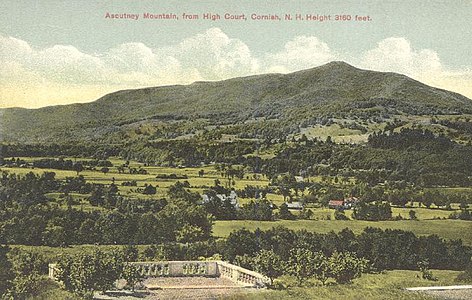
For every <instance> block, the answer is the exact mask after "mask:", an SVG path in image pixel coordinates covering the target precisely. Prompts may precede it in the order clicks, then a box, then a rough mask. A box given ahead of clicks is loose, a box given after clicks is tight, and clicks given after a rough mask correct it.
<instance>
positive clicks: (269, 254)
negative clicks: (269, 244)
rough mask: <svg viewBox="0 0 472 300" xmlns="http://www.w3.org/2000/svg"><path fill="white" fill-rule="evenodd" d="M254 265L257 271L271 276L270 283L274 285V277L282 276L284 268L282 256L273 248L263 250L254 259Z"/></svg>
mask: <svg viewBox="0 0 472 300" xmlns="http://www.w3.org/2000/svg"><path fill="white" fill-rule="evenodd" d="M254 265H255V268H256V271H257V272H260V273H262V274H263V275H265V276H267V277H269V279H270V285H273V283H274V279H275V278H277V277H279V276H281V275H282V274H283V270H284V265H283V262H282V260H281V258H280V256H278V255H277V254H275V252H274V251H272V250H261V251H260V252H259V253H258V254H257V256H256V257H255V259H254Z"/></svg>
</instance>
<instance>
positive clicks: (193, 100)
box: [0, 61, 472, 142]
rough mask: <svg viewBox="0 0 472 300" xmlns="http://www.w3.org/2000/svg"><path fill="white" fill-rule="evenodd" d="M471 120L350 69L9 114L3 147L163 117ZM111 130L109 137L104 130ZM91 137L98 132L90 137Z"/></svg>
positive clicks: (412, 84)
mask: <svg viewBox="0 0 472 300" xmlns="http://www.w3.org/2000/svg"><path fill="white" fill-rule="evenodd" d="M372 110H378V111H382V112H384V113H386V114H396V113H405V114H426V115H428V114H430V115H434V114H462V113H472V100H471V99H469V98H467V97H465V96H463V95H460V94H458V93H454V92H450V91H447V90H443V89H439V88H434V87H431V86H428V85H426V84H423V83H421V82H419V81H417V80H414V79H412V78H410V77H408V76H405V75H402V74H398V73H392V72H377V71H370V70H363V69H359V68H356V67H353V66H351V65H349V64H347V63H345V62H340V61H333V62H330V63H327V64H325V65H322V66H319V67H315V68H311V69H306V70H301V71H297V72H293V73H288V74H277V73H271V74H262V75H251V76H246V77H237V78H230V79H226V80H222V81H204V82H194V83H191V84H189V85H168V86H158V87H146V88H139V89H128V90H120V91H116V92H113V93H110V94H107V95H104V96H102V97H100V98H99V99H97V100H95V101H93V102H88V103H75V104H69V105H56V106H48V107H43V108H37V109H26V108H4V109H1V110H0V111H1V113H2V115H3V118H2V119H3V123H4V124H3V126H2V128H3V130H2V132H0V134H2V136H3V140H4V141H19V140H23V141H30V142H34V141H47V140H51V139H55V138H57V137H58V136H64V134H63V133H61V134H59V135H58V134H57V133H58V132H62V131H70V132H74V131H83V130H84V128H86V129H87V130H86V131H88V134H84V135H83V138H87V136H88V137H92V136H99V135H100V134H99V133H97V131H100V129H103V130H104V129H107V130H111V129H113V130H115V129H116V128H115V127H119V126H120V124H123V123H132V122H133V121H142V120H148V119H159V118H164V117H165V118H170V119H172V118H175V119H196V118H210V119H211V118H216V119H218V116H221V117H227V116H229V117H230V121H231V120H232V119H234V120H235V122H236V121H237V122H239V121H244V120H248V119H251V118H257V117H265V118H280V119H287V118H289V119H293V120H294V122H298V121H301V120H305V119H309V118H314V117H319V116H335V115H345V116H349V115H351V116H357V115H365V114H366V113H367V114H370V113H372V112H371V111H372ZM105 131H106V130H105ZM92 132H95V133H93V134H92Z"/></svg>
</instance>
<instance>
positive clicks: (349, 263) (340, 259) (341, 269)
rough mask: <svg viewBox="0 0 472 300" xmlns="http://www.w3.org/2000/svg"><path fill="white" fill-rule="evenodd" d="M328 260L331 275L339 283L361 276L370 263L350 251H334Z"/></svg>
mask: <svg viewBox="0 0 472 300" xmlns="http://www.w3.org/2000/svg"><path fill="white" fill-rule="evenodd" d="M328 261H329V270H330V275H331V277H333V278H334V280H336V282H337V283H349V282H351V281H352V280H353V279H355V278H358V277H360V276H361V274H362V272H363V271H364V270H365V269H366V268H367V263H368V262H367V261H366V260H365V259H359V258H357V257H355V256H354V254H352V253H350V252H334V253H333V254H332V255H331V257H330V258H329V260H328Z"/></svg>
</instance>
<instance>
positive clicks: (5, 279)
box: [0, 245, 14, 299]
mask: <svg viewBox="0 0 472 300" xmlns="http://www.w3.org/2000/svg"><path fill="white" fill-rule="evenodd" d="M9 250H10V248H9V247H8V246H1V245H0V298H1V299H3V297H2V296H5V294H6V293H7V291H8V290H9V289H10V287H11V283H12V280H13V278H14V277H13V273H12V265H11V262H10V261H9V260H8V257H7V253H8V251H9Z"/></svg>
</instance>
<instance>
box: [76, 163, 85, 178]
mask: <svg viewBox="0 0 472 300" xmlns="http://www.w3.org/2000/svg"><path fill="white" fill-rule="evenodd" d="M74 170H75V171H76V172H77V176H79V173H80V172H82V171H83V170H84V166H83V165H82V164H81V163H76V164H74Z"/></svg>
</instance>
